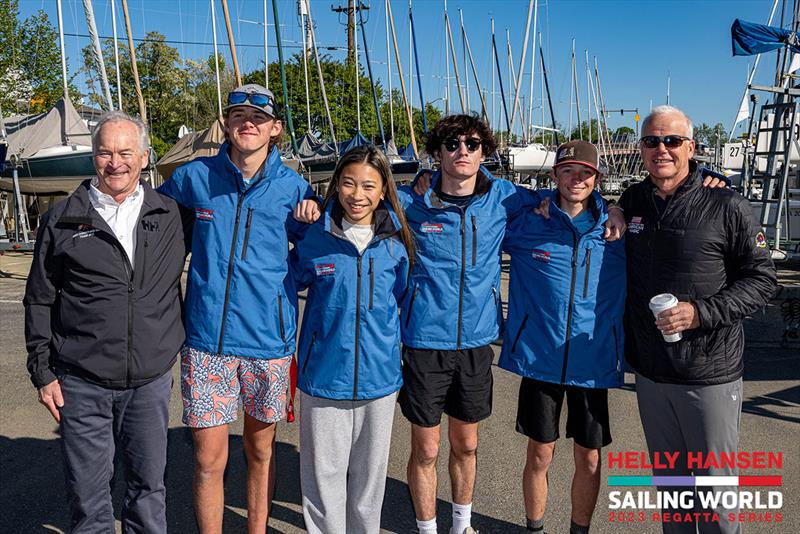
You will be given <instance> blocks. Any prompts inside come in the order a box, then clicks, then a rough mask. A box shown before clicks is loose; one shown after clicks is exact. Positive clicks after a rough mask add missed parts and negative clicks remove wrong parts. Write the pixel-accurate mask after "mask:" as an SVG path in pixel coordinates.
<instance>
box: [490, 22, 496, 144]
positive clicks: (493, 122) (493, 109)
mask: <svg viewBox="0 0 800 534" xmlns="http://www.w3.org/2000/svg"><path fill="white" fill-rule="evenodd" d="M491 21H492V37H493V38H494V17H492V18H491ZM489 63H491V65H492V122H491V125H492V130H496V129H497V114H496V113H495V106H494V105H495V101H496V100H497V99H496V98H495V96H496V95H495V94H494V93H495V91H494V78H495V73H494V62H493V61H491V60H489Z"/></svg>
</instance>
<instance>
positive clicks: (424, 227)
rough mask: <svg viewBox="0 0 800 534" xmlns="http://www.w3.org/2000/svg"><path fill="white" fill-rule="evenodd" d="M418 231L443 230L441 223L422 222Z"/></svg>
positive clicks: (424, 232) (437, 232) (431, 232)
mask: <svg viewBox="0 0 800 534" xmlns="http://www.w3.org/2000/svg"><path fill="white" fill-rule="evenodd" d="M420 231H421V232H422V233H423V234H441V233H442V232H443V231H444V228H443V227H442V223H428V222H424V223H422V225H421V226H420Z"/></svg>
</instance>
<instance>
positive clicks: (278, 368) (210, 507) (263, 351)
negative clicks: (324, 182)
mask: <svg viewBox="0 0 800 534" xmlns="http://www.w3.org/2000/svg"><path fill="white" fill-rule="evenodd" d="M282 131H283V125H282V123H281V120H280V116H279V114H278V112H277V107H276V103H275V97H274V95H273V94H272V92H271V91H269V90H268V89H266V88H265V87H262V86H260V85H257V84H247V85H243V86H241V87H238V88H237V89H235V90H234V91H232V92H230V93H229V94H228V104H227V106H226V107H225V138H226V142H225V143H224V144H223V145H222V146H221V147H220V150H219V153H218V154H217V155H216V156H213V157H207V158H197V159H195V160H193V161H191V162H189V163H187V164H186V165H183V166H181V167H179V168H178V169H177V170H176V171H175V173H174V174H173V176H172V178H171V179H170V180H169V181H167V182H166V183H165V184H164V186H162V188H161V191H162V192H164V193H166V194H167V195H169V196H171V197H173V198H174V199H175V200H176V201H177V202H178V203H179V204H181V205H182V206H183V207H184V208H187V209H188V210H191V211H192V212H193V213H194V228H193V234H192V236H191V241H192V260H191V264H190V266H189V279H188V284H187V291H186V308H185V323H186V342H185V345H184V347H183V349H182V350H181V391H182V394H183V406H184V410H183V422H184V423H185V424H186V425H188V426H189V427H190V428H191V430H192V436H193V438H194V445H195V472H194V482H193V489H194V504H195V515H196V517H197V524H198V528H199V530H200V532H202V533H211V532H214V533H218V532H222V516H223V511H224V502H225V500H224V494H223V474H224V472H225V465H226V463H227V460H228V425H229V424H230V423H232V422H234V421H235V420H236V418H237V412H238V404H239V403H241V404H242V407H243V409H244V432H243V442H244V450H245V455H246V456H247V511H248V514H247V521H248V532H249V533H250V534H253V533H258V532H265V531H266V528H267V522H268V519H269V506H270V503H271V500H272V492H273V487H274V481H275V463H274V456H273V446H274V440H275V423H277V422H278V421H280V420H281V419H282V418H283V417H284V416H285V415H286V411H287V404H288V402H287V392H288V386H289V368H290V363H291V360H292V354H293V353H294V350H295V330H296V317H297V294H296V291H295V286H294V281H293V280H292V277H291V274H290V271H289V269H288V263H287V258H288V250H289V241H294V240H295V239H296V238H297V237H299V236H300V235H301V233H302V231H303V230H304V228H305V225H303V224H301V223H298V222H296V221H295V220H294V218H293V217H292V209H293V208H294V206H295V205H297V203H298V202H300V201H301V200H303V199H304V198H308V197H310V196H311V195H312V191H311V188H310V187H309V185H308V183H306V182H305V181H304V180H303V179H302V178H301V177H300V176H299V175H298V174H297V173H295V172H294V171H292V170H290V169H289V168H288V167H286V166H285V165H283V164H282V163H281V155H280V152H279V151H278V148H277V146H276V143H277V141H278V140H279V139H280V136H281V134H282Z"/></svg>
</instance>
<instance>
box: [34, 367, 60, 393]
mask: <svg viewBox="0 0 800 534" xmlns="http://www.w3.org/2000/svg"><path fill="white" fill-rule="evenodd" d="M57 379H58V377H57V376H56V375H55V373H53V371H51V370H50V368H49V367H45V368H44V369H42V370H40V371H36V373H34V374H33V375H31V382H33V385H34V387H35V388H36V389H39V388H41V387H43V386H46V385H47V384H49V383H50V382H52V381H53V380H57Z"/></svg>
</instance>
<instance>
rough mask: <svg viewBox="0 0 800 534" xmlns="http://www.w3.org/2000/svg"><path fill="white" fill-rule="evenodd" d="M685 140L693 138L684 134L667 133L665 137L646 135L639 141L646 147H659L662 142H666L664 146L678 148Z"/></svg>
mask: <svg viewBox="0 0 800 534" xmlns="http://www.w3.org/2000/svg"><path fill="white" fill-rule="evenodd" d="M684 141H691V138H689V137H684V136H682V135H665V136H664V137H659V136H657V135H645V136H644V137H642V138H641V139H639V142H640V143H642V146H644V147H645V148H657V147H658V145H659V144H661V143H664V146H665V147H667V148H678V147H679V146H681V145H682V144H683V142H684Z"/></svg>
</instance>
